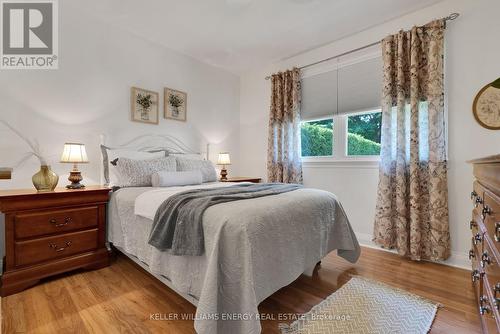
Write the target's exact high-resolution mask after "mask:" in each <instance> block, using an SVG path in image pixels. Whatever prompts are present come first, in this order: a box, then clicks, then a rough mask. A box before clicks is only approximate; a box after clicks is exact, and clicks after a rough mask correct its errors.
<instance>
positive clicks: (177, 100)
mask: <svg viewBox="0 0 500 334" xmlns="http://www.w3.org/2000/svg"><path fill="white" fill-rule="evenodd" d="M163 108H164V116H165V118H168V119H175V120H177V121H184V122H185V121H186V114H187V94H186V93H184V92H181V91H179V90H175V89H171V88H165V90H164V104H163Z"/></svg>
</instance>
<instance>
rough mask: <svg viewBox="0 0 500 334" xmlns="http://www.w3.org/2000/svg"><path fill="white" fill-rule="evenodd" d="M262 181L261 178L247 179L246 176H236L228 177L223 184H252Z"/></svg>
mask: <svg viewBox="0 0 500 334" xmlns="http://www.w3.org/2000/svg"><path fill="white" fill-rule="evenodd" d="M261 180H262V179H261V178H260V177H245V176H235V177H228V178H227V180H224V181H222V180H221V181H222V182H252V183H260V181H261Z"/></svg>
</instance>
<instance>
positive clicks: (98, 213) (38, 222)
mask: <svg viewBox="0 0 500 334" xmlns="http://www.w3.org/2000/svg"><path fill="white" fill-rule="evenodd" d="M109 191H110V190H109V189H108V188H103V187H98V186H97V187H87V188H84V189H78V190H67V189H62V188H58V189H56V190H55V191H53V192H43V193H38V192H36V190H12V191H0V211H1V212H3V213H4V214H5V259H4V267H5V270H4V272H3V275H2V277H1V281H2V286H1V288H0V294H1V295H2V296H7V295H11V294H13V293H17V292H19V291H22V290H24V289H26V288H28V287H30V286H32V285H35V284H36V283H37V282H38V281H39V280H40V279H41V278H44V277H48V276H51V275H54V274H59V273H62V272H66V271H70V270H73V269H77V268H85V269H97V268H101V267H105V266H107V265H109V258H110V257H109V255H110V254H109V252H108V250H107V249H106V245H105V241H106V204H107V202H108V197H109Z"/></svg>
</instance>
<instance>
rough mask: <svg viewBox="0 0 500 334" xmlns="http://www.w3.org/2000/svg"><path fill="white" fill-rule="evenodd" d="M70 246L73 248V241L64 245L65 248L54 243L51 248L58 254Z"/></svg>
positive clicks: (50, 245)
mask: <svg viewBox="0 0 500 334" xmlns="http://www.w3.org/2000/svg"><path fill="white" fill-rule="evenodd" d="M69 246H71V241H66V242H65V243H64V246H62V247H59V246H58V245H57V244H55V243H52V242H51V243H50V244H49V247H50V248H52V249H54V250H55V251H56V252H58V253H59V252H62V251H64V250H65V249H66V248H68V247H69Z"/></svg>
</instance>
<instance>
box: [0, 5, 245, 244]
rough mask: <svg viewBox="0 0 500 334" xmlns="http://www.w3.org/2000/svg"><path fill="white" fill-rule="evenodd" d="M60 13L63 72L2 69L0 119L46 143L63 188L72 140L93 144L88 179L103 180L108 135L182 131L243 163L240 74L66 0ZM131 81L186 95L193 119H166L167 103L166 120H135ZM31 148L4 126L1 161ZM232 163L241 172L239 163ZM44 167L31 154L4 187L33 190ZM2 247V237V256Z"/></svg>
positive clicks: (85, 173)
mask: <svg viewBox="0 0 500 334" xmlns="http://www.w3.org/2000/svg"><path fill="white" fill-rule="evenodd" d="M59 11H60V12H59V18H60V21H59V26H60V29H59V31H60V32H59V48H60V52H59V54H60V60H59V69H58V70H53V71H34V70H30V71H21V70H11V71H0V119H5V120H7V121H9V122H10V123H11V124H12V125H14V126H15V127H16V128H17V129H19V130H21V131H22V132H23V133H24V134H26V135H27V136H29V137H30V138H36V139H38V140H39V142H40V145H41V146H42V147H43V148H44V149H45V151H46V152H47V154H48V155H49V156H50V157H51V158H52V168H53V169H54V170H55V171H56V172H57V173H58V174H59V175H60V180H59V185H60V186H64V185H65V184H67V183H68V181H67V175H68V174H69V173H68V172H69V170H70V169H71V166H70V165H65V164H60V163H58V159H59V158H60V154H61V153H62V148H63V144H64V142H66V141H76V142H82V143H85V144H86V147H87V151H88V154H89V159H90V163H89V164H87V165H82V166H81V169H82V171H83V176H84V183H85V184H97V183H99V181H100V176H99V163H100V153H99V148H98V145H99V134H101V133H105V134H107V135H108V136H109V137H110V139H111V140H112V141H113V142H114V143H115V144H116V143H120V142H122V141H123V140H125V139H130V138H132V137H134V136H136V135H141V134H147V133H157V134H170V135H173V136H176V137H178V138H180V139H182V140H184V141H186V142H187V143H189V144H190V145H191V146H192V147H193V148H194V149H200V148H204V146H203V143H206V142H210V143H213V144H214V145H212V147H211V159H212V160H214V159H215V157H216V153H217V152H219V151H229V152H231V158H232V160H233V161H235V162H237V161H238V152H239V135H238V128H239V113H238V110H239V78H238V77H237V76H235V75H233V74H230V73H229V72H226V71H223V70H221V69H218V68H215V67H212V66H209V65H205V64H203V63H200V62H198V61H195V60H193V59H192V58H189V57H186V56H184V55H181V54H179V53H176V52H173V51H171V50H169V49H166V48H163V47H160V46H157V45H155V44H152V43H150V42H148V41H145V40H143V39H140V38H138V37H136V36H134V35H131V34H130V33H127V32H124V31H121V30H119V29H116V28H114V27H111V26H109V25H106V24H105V23H102V22H98V21H95V20H92V19H91V18H89V17H85V16H83V15H82V13H79V12H77V11H75V10H73V9H72V7H71V4H70V3H68V2H65V1H59ZM131 86H137V87H142V88H145V89H150V90H154V91H158V92H159V93H160V100H161V101H163V87H171V88H174V89H179V90H182V91H185V92H187V93H188V113H187V118H188V121H187V122H186V123H184V122H178V121H173V120H166V119H164V118H163V116H162V115H163V103H160V108H159V112H160V124H159V125H149V124H141V123H136V122H131V121H130V120H129V119H130V105H129V103H130V102H129V101H130V87H131ZM27 151H28V147H27V146H26V145H24V144H23V143H22V142H21V141H20V140H19V139H18V138H17V137H15V136H14V135H13V134H12V133H11V132H9V131H8V130H6V129H5V128H4V127H3V126H2V125H0V166H4V167H8V166H12V165H13V164H14V163H15V162H16V161H18V160H19V159H20V158H21V157H22V156H23V154H24V153H25V152H27ZM230 167H231V168H232V169H230V172H234V173H237V169H236V167H237V166H235V165H232V166H230ZM38 170H39V164H37V162H36V160H35V159H31V160H30V161H29V162H28V163H26V164H24V165H23V166H22V167H21V168H18V169H15V170H14V173H13V179H12V180H10V181H3V180H2V181H0V190H1V189H10V188H31V187H32V183H31V176H32V175H33V174H34V173H35V172H37V171H38ZM0 220H1V218H0ZM0 224H1V221H0ZM0 231H1V232H0V234H1V233H3V229H0ZM0 238H1V239H0V240H3V237H2V236H1V235H0ZM2 248H3V247H2V245H1V242H0V254H1V249H2Z"/></svg>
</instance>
